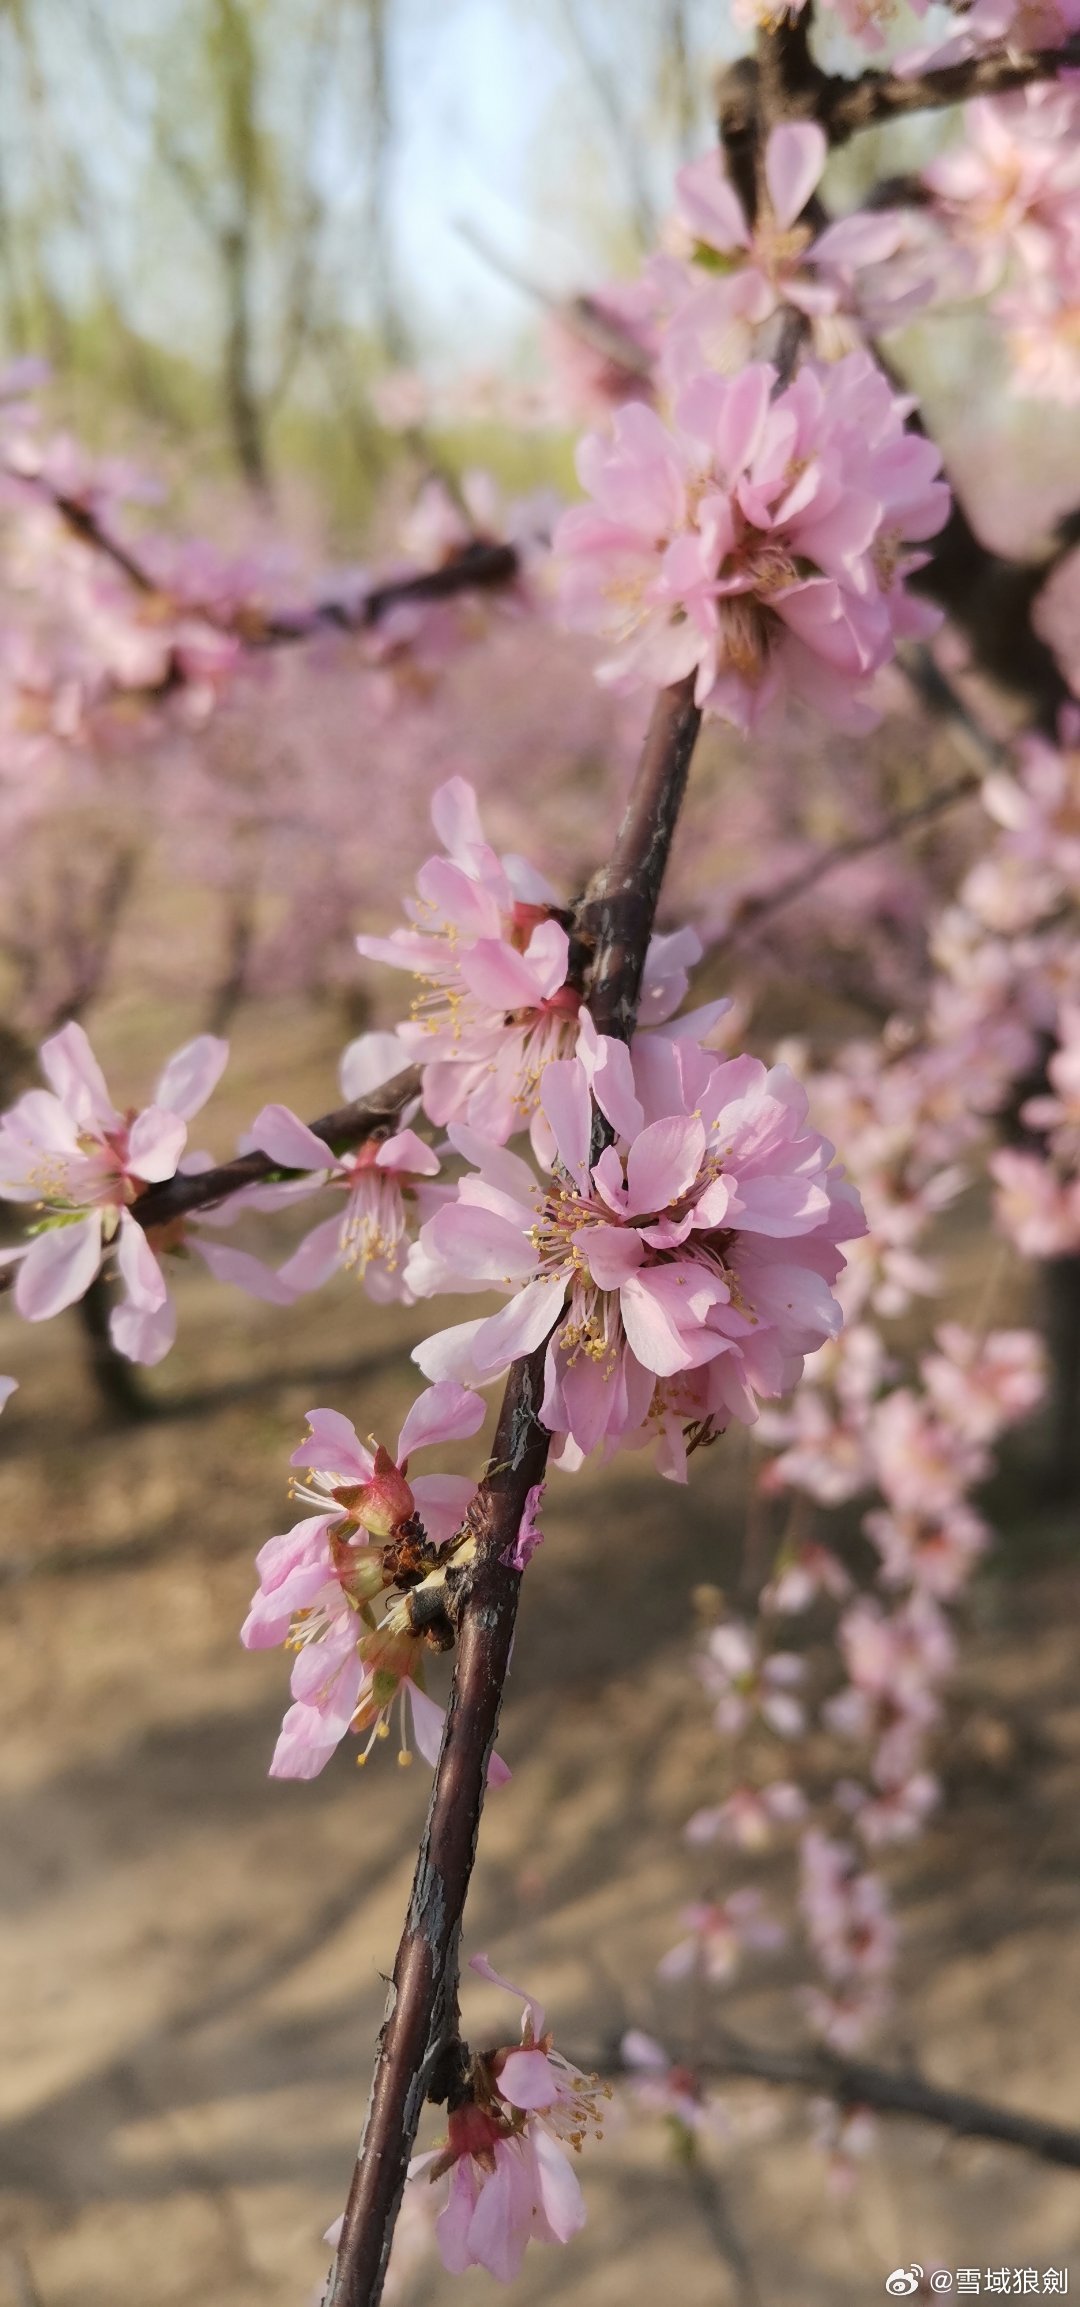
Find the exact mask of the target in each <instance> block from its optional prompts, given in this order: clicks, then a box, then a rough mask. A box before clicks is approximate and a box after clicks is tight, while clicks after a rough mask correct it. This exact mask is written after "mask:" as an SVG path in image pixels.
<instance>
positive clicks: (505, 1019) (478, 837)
mask: <svg viewBox="0 0 1080 2307" xmlns="http://www.w3.org/2000/svg"><path fill="white" fill-rule="evenodd" d="M431 814H432V821H433V823H434V826H435V830H436V832H437V833H438V835H439V838H440V840H441V841H442V842H443V844H444V848H445V851H446V855H445V856H443V857H432V858H429V859H428V862H427V863H426V865H423V866H421V869H420V871H419V873H418V875H417V881H416V886H417V896H416V898H415V900H412V899H410V900H408V901H407V903H406V911H407V912H408V914H409V916H410V918H411V920H412V923H413V927H412V928H411V929H396V930H394V931H393V932H392V934H391V935H390V936H389V937H369V936H362V937H359V938H358V939H357V947H358V950H359V951H360V952H361V953H362V954H365V955H366V956H367V957H368V959H370V960H373V961H383V962H388V963H389V964H390V965H391V966H392V967H393V968H395V969H405V970H408V971H410V972H411V974H412V975H414V976H416V977H418V978H419V979H420V981H421V983H422V985H423V986H424V987H425V988H426V990H425V991H424V992H423V993H422V994H420V995H419V996H418V997H417V1000H416V1001H415V1002H414V1004H413V1014H412V1017H411V1018H410V1020H409V1021H408V1022H407V1023H406V1024H404V1025H402V1026H401V1027H399V1029H398V1040H399V1043H400V1047H401V1051H402V1056H401V1060H400V1062H401V1063H402V1064H409V1063H417V1064H420V1065H422V1066H423V1084H424V1088H423V1099H424V1110H425V1112H426V1113H427V1114H428V1115H429V1117H430V1119H431V1120H432V1121H433V1122H435V1123H437V1124H439V1125H442V1124H444V1123H446V1122H451V1121H454V1120H461V1121H464V1122H465V1123H467V1125H468V1126H469V1128H470V1129H473V1130H476V1131H478V1132H479V1133H480V1134H481V1135H483V1136H484V1137H486V1138H489V1139H491V1140H492V1141H493V1142H494V1143H495V1144H498V1145H501V1144H503V1143H504V1142H505V1140H506V1139H507V1138H508V1137H510V1136H512V1135H513V1134H514V1132H515V1131H517V1130H519V1129H521V1128H523V1127H524V1126H525V1124H526V1123H527V1122H529V1121H530V1120H531V1119H532V1118H533V1117H534V1115H535V1112H536V1106H537V1100H538V1093H539V1086H540V1082H541V1078H542V1076H543V1072H544V1068H545V1066H547V1065H548V1064H549V1063H550V1061H551V1060H552V1059H554V1058H559V1057H565V1056H568V1055H569V1054H570V1053H571V1052H572V1051H573V1050H574V1048H575V1046H576V1043H577V1038H578V1016H579V1012H580V1009H581V996H580V994H579V993H577V992H576V991H575V990H574V988H573V987H572V986H569V985H568V984H567V982H566V975H567V968H568V963H569V954H570V940H569V937H568V934H567V928H566V923H567V922H568V920H569V915H568V914H566V913H564V912H563V911H562V909H561V908H560V906H559V903H558V900H557V898H556V895H555V892H554V890H553V889H551V887H550V886H549V884H548V883H547V882H546V881H545V880H544V879H543V878H542V876H541V875H540V874H538V873H536V872H534V870H533V868H532V866H530V865H528V864H526V862H525V860H524V859H523V858H521V857H503V858H499V857H497V856H496V855H495V852H494V850H492V849H490V848H489V847H488V845H487V843H486V842H485V840H484V836H483V830H482V827H481V824H480V819H479V814H478V811H477V806H476V796H475V794H474V792H473V789H472V787H471V785H468V784H466V782H465V779H464V778H462V777H452V778H451V779H450V780H449V782H448V783H447V784H446V785H442V786H440V788H439V791H438V792H437V793H436V795H435V799H434V801H433V802H432V809H431ZM700 954H701V943H700V940H699V938H697V937H696V936H695V934H694V932H693V931H692V930H679V931H676V932H674V933H673V934H672V935H670V936H667V937H654V938H653V939H652V941H651V944H650V948H649V957H648V959H647V962H646V970H645V978H644V983H643V989H642V1000H641V1004H640V1008H639V1021H640V1023H641V1024H642V1025H643V1026H648V1025H660V1024H664V1023H666V1022H667V1020H668V1019H669V1018H671V1017H672V1016H673V1015H674V1012H675V1011H676V1009H677V1008H678V1007H679V1004H680V1002H681V1001H682V999H683V996H684V994H685V992H686V986H687V971H688V969H689V967H690V966H692V964H693V963H694V962H695V961H697V960H698V959H699V958H700ZM727 1006H728V1004H727V1003H726V1002H724V1003H712V1004H710V1005H709V1007H708V1009H707V1010H706V1011H704V1012H701V1013H697V1014H696V1015H695V1016H693V1017H690V1018H687V1019H684V1020H683V1021H682V1023H681V1025H680V1028H679V1030H680V1031H689V1030H692V1029H693V1028H694V1027H696V1028H697V1029H698V1030H703V1029H704V1025H705V1023H707V1022H711V1021H713V1020H715V1018H716V1017H718V1016H719V1015H720V1014H721V1013H722V1010H723V1009H725V1008H726V1007H727ZM538 1150H539V1151H540V1152H541V1154H542V1155H543V1154H544V1153H545V1152H546V1151H547V1150H549V1140H548V1139H547V1138H546V1136H542V1137H541V1142H540V1145H539V1147H538Z"/></svg>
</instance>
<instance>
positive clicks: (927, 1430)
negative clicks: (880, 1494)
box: [868, 1386, 987, 1514]
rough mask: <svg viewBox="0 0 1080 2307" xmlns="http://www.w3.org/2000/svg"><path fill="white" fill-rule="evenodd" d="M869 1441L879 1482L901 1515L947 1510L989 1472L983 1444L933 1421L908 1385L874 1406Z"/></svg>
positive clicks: (891, 1503)
mask: <svg viewBox="0 0 1080 2307" xmlns="http://www.w3.org/2000/svg"><path fill="white" fill-rule="evenodd" d="M868 1441H869V1449H870V1456H871V1462H872V1464H873V1467H874V1472H875V1474H876V1476H877V1480H878V1482H879V1484H880V1486H881V1488H882V1490H883V1491H884V1493H885V1496H886V1498H887V1500H888V1502H889V1504H890V1506H893V1507H895V1508H897V1510H898V1511H899V1512H901V1513H906V1512H912V1513H916V1514H919V1513H931V1514H932V1513H935V1512H944V1511H947V1510H948V1509H949V1508H951V1507H952V1506H953V1505H954V1504H955V1503H956V1501H957V1500H958V1499H959V1498H960V1496H961V1495H962V1493H963V1492H964V1491H965V1490H969V1489H970V1488H971V1485H972V1483H973V1482H977V1481H979V1480H980V1479H981V1477H982V1476H983V1475H984V1474H985V1472H986V1470H987V1457H986V1452H985V1449H984V1448H983V1447H982V1445H981V1443H980V1442H979V1441H977V1440H976V1439H975V1438H974V1437H973V1436H972V1435H971V1434H970V1432H964V1431H961V1430H958V1428H957V1427H956V1426H955V1425H953V1424H946V1423H945V1422H944V1421H943V1420H942V1419H941V1418H935V1417H934V1415H933V1412H932V1411H931V1410H930V1408H929V1406H928V1405H927V1404H926V1403H925V1402H923V1401H921V1400H920V1398H919V1396H918V1395H917V1394H915V1393H914V1392H913V1391H912V1390H911V1388H910V1387H907V1386H898V1387H895V1388H894V1389H893V1391H892V1392H891V1393H889V1394H886V1395H885V1396H884V1398H883V1400H882V1401H880V1402H879V1403H877V1404H876V1406H875V1408H874V1410H873V1412H872V1413H871V1417H870V1421H869V1432H868Z"/></svg>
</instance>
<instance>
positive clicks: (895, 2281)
mask: <svg viewBox="0 0 1080 2307" xmlns="http://www.w3.org/2000/svg"><path fill="white" fill-rule="evenodd" d="M922 2278H923V2271H922V2268H921V2267H919V2266H917V2265H916V2263H915V2261H914V2260H912V2262H911V2265H910V2267H894V2268H893V2271H892V2274H891V2275H886V2277H885V2290H886V2293H887V2295H888V2297H889V2298H890V2299H910V2298H911V2297H912V2294H913V2293H914V2292H916V2291H917V2290H918V2288H919V2285H920V2283H921V2282H922Z"/></svg>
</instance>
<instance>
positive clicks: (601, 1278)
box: [574, 1225, 645, 1290]
mask: <svg viewBox="0 0 1080 2307" xmlns="http://www.w3.org/2000/svg"><path fill="white" fill-rule="evenodd" d="M574 1248H575V1249H577V1250H580V1252H581V1255H582V1257H583V1258H584V1260H585V1263H586V1265H587V1266H588V1269H589V1272H590V1274H591V1275H592V1278H593V1280H594V1282H595V1283H596V1286H597V1288H598V1289H600V1290H617V1289H619V1287H620V1286H621V1284H622V1283H623V1282H625V1281H627V1280H628V1279H629V1277H630V1275H631V1274H633V1273H636V1272H637V1269H638V1267H639V1266H640V1264H641V1262H642V1260H643V1258H644V1255H645V1252H644V1250H643V1248H642V1245H641V1241H640V1238H639V1236H638V1235H637V1234H636V1233H635V1231H634V1228H633V1227H632V1226H602V1225H601V1226H581V1227H580V1228H579V1230H578V1232H577V1233H576V1234H575V1235H574Z"/></svg>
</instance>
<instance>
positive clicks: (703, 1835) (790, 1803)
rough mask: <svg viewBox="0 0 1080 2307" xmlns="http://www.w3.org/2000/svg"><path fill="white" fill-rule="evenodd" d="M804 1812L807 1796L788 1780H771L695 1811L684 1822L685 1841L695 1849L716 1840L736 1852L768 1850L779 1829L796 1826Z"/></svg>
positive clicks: (743, 1787)
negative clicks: (732, 1847) (733, 1847)
mask: <svg viewBox="0 0 1080 2307" xmlns="http://www.w3.org/2000/svg"><path fill="white" fill-rule="evenodd" d="M805 1813H806V1796H805V1795H804V1794H803V1792H802V1790H801V1788H800V1787H797V1786H795V1785H794V1784H793V1782H792V1780H791V1779H783V1778H777V1779H773V1780H772V1782H771V1784H770V1785H768V1786H763V1787H759V1788H755V1787H751V1786H737V1787H736V1788H735V1790H734V1793H732V1794H729V1795H728V1797H727V1800H726V1802H721V1803H718V1804H716V1805H715V1806H714V1807H712V1808H709V1809H706V1810H696V1811H695V1812H694V1814H693V1816H692V1818H689V1819H688V1820H687V1822H686V1829H685V1832H686V1839H687V1842H689V1843H692V1844H694V1845H695V1847H697V1846H700V1845H701V1844H704V1843H710V1842H715V1841H718V1840H719V1841H722V1842H731V1843H734V1845H735V1847H736V1849H737V1850H747V1851H756V1850H767V1849H768V1848H769V1846H770V1844H771V1843H772V1841H773V1839H774V1835H775V1830H776V1828H777V1827H778V1826H797V1825H799V1823H800V1822H801V1820H802V1819H803V1817H804V1816H805Z"/></svg>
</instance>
